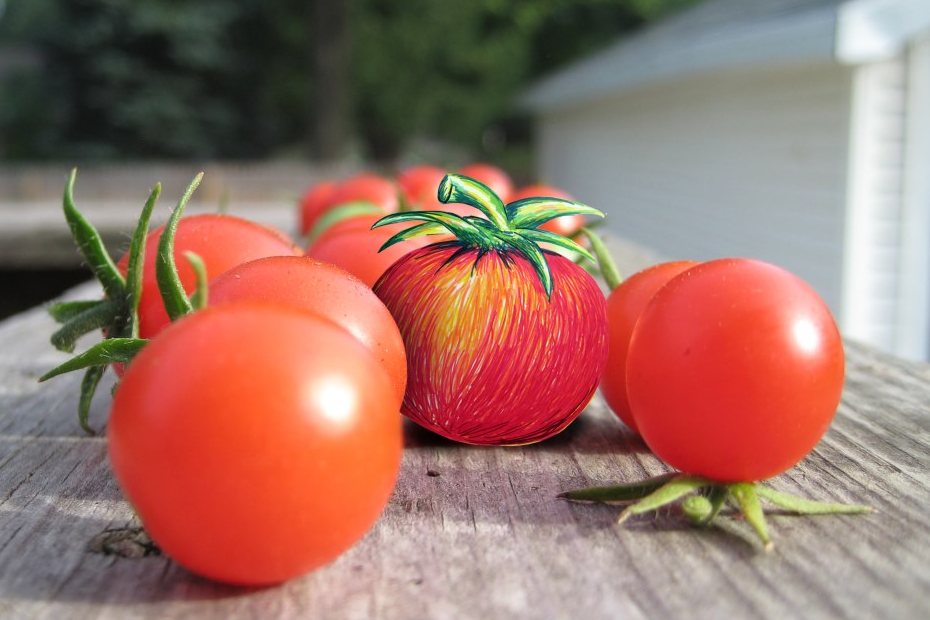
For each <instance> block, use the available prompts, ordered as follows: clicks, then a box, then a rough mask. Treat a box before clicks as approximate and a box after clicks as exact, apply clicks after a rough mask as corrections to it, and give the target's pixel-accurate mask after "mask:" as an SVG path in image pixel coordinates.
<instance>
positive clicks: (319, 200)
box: [298, 181, 339, 235]
mask: <svg viewBox="0 0 930 620" xmlns="http://www.w3.org/2000/svg"><path fill="white" fill-rule="evenodd" d="M338 187H339V184H338V183H337V182H335V181H320V182H319V183H316V184H314V185H312V186H310V187H309V188H308V189H307V191H306V192H305V193H304V195H303V196H301V198H300V210H299V214H298V215H299V221H298V230H299V231H300V234H301V235H306V234H307V233H309V232H310V231H311V230H312V229H313V225H314V224H316V221H317V220H318V219H320V216H322V215H323V214H324V213H325V212H326V211H327V209H329V207H330V205H331V204H332V201H333V195H334V194H335V193H336V189H337V188H338Z"/></svg>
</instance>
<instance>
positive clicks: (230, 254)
mask: <svg viewBox="0 0 930 620" xmlns="http://www.w3.org/2000/svg"><path fill="white" fill-rule="evenodd" d="M163 229H164V227H163V226H162V227H159V228H157V229H156V230H154V231H152V232H151V233H149V236H148V237H147V238H146V241H145V264H144V265H143V269H142V298H141V300H140V301H139V337H140V338H151V337H152V336H154V335H155V334H157V333H158V332H160V331H161V330H162V329H163V328H164V327H165V326H166V325H168V323H170V320H169V319H168V314H167V313H166V312H165V307H164V304H163V302H162V299H161V295H160V294H159V292H158V282H157V280H156V279H155V255H156V253H157V250H158V241H159V239H161V233H162V230H163ZM185 252H194V253H196V254H198V255H199V256H200V257H201V258H202V259H203V261H204V263H205V264H206V266H207V276H208V277H210V278H212V277H214V276H218V275H219V274H221V273H223V272H224V271H226V270H227V269H229V268H231V267H235V266H236V265H238V264H240V263H244V262H246V261H249V260H253V259H255V258H261V257H263V256H279V255H291V256H294V255H299V254H300V253H301V250H300V248H298V247H297V246H295V245H294V243H293V241H291V240H290V239H288V238H287V237H286V236H285V235H284V234H283V233H280V232H278V231H275V230H272V229H270V228H267V227H265V226H262V225H260V224H256V223H255V222H251V221H249V220H245V219H242V218H239V217H234V216H231V215H220V214H217V213H207V214H200V215H189V216H186V217H182V218H181V220H180V221H179V222H178V230H177V236H176V237H175V240H174V260H175V262H176V263H177V267H178V276H179V277H180V278H181V283H182V284H183V285H184V290H186V291H187V293H188V294H190V293H193V292H194V289H195V288H196V286H197V276H196V274H195V273H194V270H193V268H191V266H190V264H189V263H188V262H187V259H186V258H185V257H184V253H185ZM128 262H129V256H128V254H127V255H124V256H123V257H122V258H121V259H120V261H119V264H118V265H117V266H118V267H119V270H120V271H121V272H123V273H124V274H125V273H126V266H127V263H128Z"/></svg>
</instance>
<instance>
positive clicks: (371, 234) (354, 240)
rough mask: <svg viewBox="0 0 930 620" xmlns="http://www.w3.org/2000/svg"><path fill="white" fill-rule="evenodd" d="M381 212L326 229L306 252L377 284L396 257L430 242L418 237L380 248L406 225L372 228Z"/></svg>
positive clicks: (372, 284)
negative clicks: (383, 248) (377, 214)
mask: <svg viewBox="0 0 930 620" xmlns="http://www.w3.org/2000/svg"><path fill="white" fill-rule="evenodd" d="M379 218H380V216H376V215H360V216H358V217H353V218H351V219H348V220H344V221H342V222H339V223H337V224H334V225H333V226H331V227H330V228H328V229H326V231H325V232H323V234H321V235H320V236H319V237H318V238H317V239H316V240H315V241H314V242H313V244H312V245H311V246H310V247H309V248H308V249H307V256H310V257H312V258H315V259H317V260H320V261H325V262H327V263H332V264H334V265H337V266H339V267H341V268H342V269H345V270H346V271H348V272H349V273H351V274H352V275H353V276H355V277H356V278H358V279H359V280H361V281H362V282H364V283H365V284H366V285H367V286H369V287H372V286H374V284H375V282H377V281H378V278H380V277H381V274H383V273H384V272H385V270H386V269H387V268H388V267H390V266H391V264H392V263H394V261H396V260H397V259H399V258H400V257H402V256H404V255H405V254H406V253H407V252H409V251H410V250H412V249H414V248H418V247H423V246H425V245H427V244H429V243H430V240H429V239H428V238H426V237H418V238H415V239H410V240H408V241H404V242H403V243H398V244H396V245H393V246H391V247H389V248H387V249H385V250H384V251H379V250H380V249H381V246H382V245H383V244H384V242H385V241H387V240H388V239H390V238H391V237H392V236H393V235H394V234H396V233H397V232H399V231H401V230H403V226H396V225H395V226H382V227H379V228H375V229H374V230H372V228H371V227H372V225H373V224H374V223H375V222H377V221H378V219H379Z"/></svg>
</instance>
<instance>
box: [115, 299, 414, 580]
mask: <svg viewBox="0 0 930 620" xmlns="http://www.w3.org/2000/svg"><path fill="white" fill-rule="evenodd" d="M395 401H396V398H395V394H394V391H393V389H392V387H391V384H390V381H389V380H388V377H387V375H386V374H385V372H384V369H383V368H382V367H381V365H380V364H379V363H378V361H377V360H376V359H375V358H374V357H373V356H372V355H371V353H370V352H369V351H368V350H367V349H366V348H365V347H364V346H363V345H362V344H361V343H360V342H358V341H357V340H356V339H355V337H354V336H352V335H351V334H350V333H348V332H347V331H345V330H344V329H342V328H341V327H339V326H338V325H336V324H334V323H333V322H331V321H329V320H326V319H324V318H322V317H319V316H316V315H313V314H311V313H309V312H306V311H303V310H298V309H296V308H292V307H288V306H283V305H270V304H260V303H255V302H236V303H229V304H224V305H222V306H216V307H210V308H206V309H205V310H202V311H199V312H195V313H193V314H191V315H188V316H185V317H183V318H181V319H180V320H178V321H176V322H175V323H173V324H172V325H171V326H169V327H168V328H166V329H165V330H164V331H163V332H162V333H161V334H159V336H158V338H154V339H152V341H151V342H150V343H149V344H147V345H146V346H145V348H144V349H142V350H141V352H140V353H139V354H138V355H137V356H136V357H135V359H134V360H133V361H132V363H131V364H129V366H128V367H127V369H126V373H125V375H124V376H123V379H122V381H121V382H120V384H119V387H118V388H117V390H116V393H115V395H114V400H113V406H112V413H111V417H110V423H109V427H108V431H107V434H108V447H109V454H110V460H111V462H112V465H113V471H114V474H115V475H116V479H117V480H118V482H119V484H120V486H121V488H122V489H123V491H124V493H125V494H126V496H127V498H128V500H129V501H130V502H131V503H132V505H133V507H134V508H135V509H136V511H137V513H138V515H139V517H140V519H141V521H142V523H143V525H144V526H145V528H146V531H147V532H148V533H149V534H150V535H151V537H152V540H154V541H155V543H156V544H157V545H158V546H159V547H160V548H161V549H162V550H163V551H164V552H165V553H166V554H167V555H168V556H170V557H171V558H173V559H174V560H175V561H177V562H178V563H179V564H181V565H182V566H185V567H186V568H188V569H189V570H191V571H193V572H195V573H198V574H200V575H203V576H206V577H209V578H211V579H215V580H218V581H223V582H228V583H233V584H243V585H263V584H273V583H278V582H281V581H284V580H287V579H290V578H292V577H296V576H298V575H301V574H304V573H306V572H308V571H310V570H312V569H314V568H316V567H318V566H320V565H322V564H325V563H327V562H329V561H331V560H333V559H334V558H335V557H337V556H338V555H339V554H341V553H342V552H344V551H345V550H346V549H348V548H349V547H350V546H351V545H353V544H354V543H355V542H356V541H357V540H358V539H359V538H361V537H362V536H363V535H364V533H365V532H366V531H367V530H368V529H369V528H370V527H371V526H372V524H373V523H374V522H375V521H376V520H377V518H378V516H379V514H380V513H381V511H382V509H383V508H384V506H385V504H386V503H387V500H388V498H389V496H390V495H391V492H392V489H393V486H394V483H395V480H396V476H397V471H398V468H399V465H400V458H401V450H402V443H403V438H402V432H401V430H402V427H401V417H400V415H399V413H398V411H397V407H396V402H395Z"/></svg>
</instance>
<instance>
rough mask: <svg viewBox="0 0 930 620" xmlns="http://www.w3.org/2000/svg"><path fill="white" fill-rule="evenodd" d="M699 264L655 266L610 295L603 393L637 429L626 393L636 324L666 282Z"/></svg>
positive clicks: (612, 408) (613, 409)
mask: <svg viewBox="0 0 930 620" xmlns="http://www.w3.org/2000/svg"><path fill="white" fill-rule="evenodd" d="M697 264H698V263H696V262H694V261H674V262H669V263H660V264H658V265H653V266H652V267H649V268H648V269H643V270H642V271H639V272H637V273H635V274H633V275H632V276H630V277H629V278H627V279H626V280H624V281H623V282H621V283H620V285H619V286H617V287H616V288H614V289H613V290H612V291H611V292H610V294H609V295H608V296H607V320H608V322H609V324H610V344H609V346H608V354H607V366H606V367H605V368H604V374H603V375H602V376H601V394H602V395H603V396H604V400H605V401H607V405H608V406H609V407H610V408H611V410H612V411H613V412H614V413H616V414H617V416H618V417H619V418H620V419H621V420H623V422H624V424H626V425H627V426H628V427H629V428H630V429H631V430H633V431H636V430H637V428H636V421H635V420H634V419H633V414H632V413H631V412H630V403H629V400H628V399H627V392H626V366H627V352H628V350H629V347H630V336H631V335H632V333H633V326H634V325H635V324H636V321H637V319H639V315H640V314H642V312H643V309H644V308H645V307H646V304H648V303H649V300H651V299H652V296H653V295H655V294H656V292H657V291H658V290H659V289H660V288H662V286H664V285H665V283H666V282H668V281H669V280H670V279H672V278H673V277H674V276H676V275H678V274H679V273H681V272H682V271H684V270H685V269H688V268H689V267H693V266H695V265H697Z"/></svg>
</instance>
